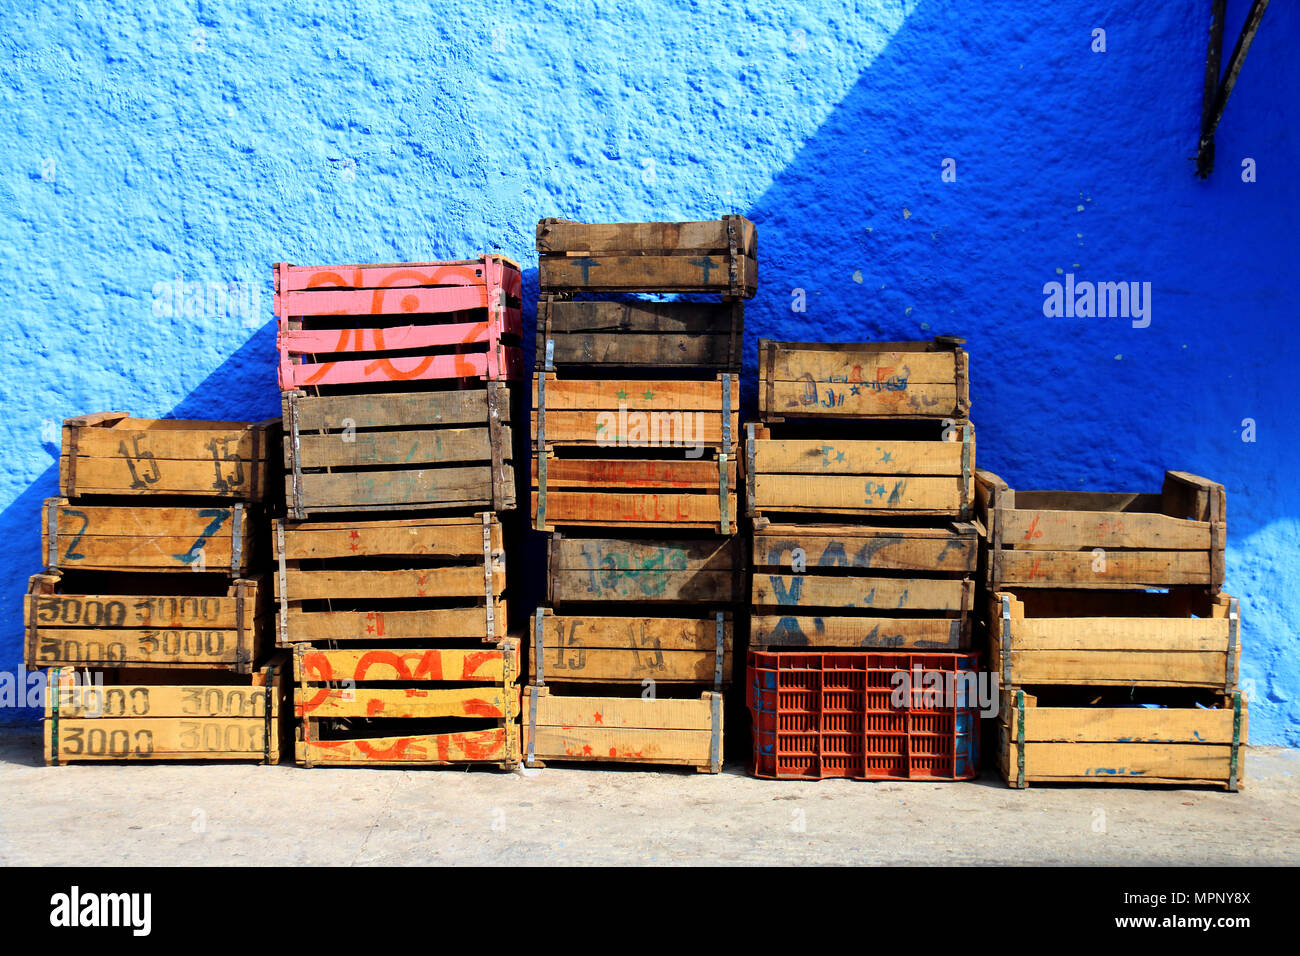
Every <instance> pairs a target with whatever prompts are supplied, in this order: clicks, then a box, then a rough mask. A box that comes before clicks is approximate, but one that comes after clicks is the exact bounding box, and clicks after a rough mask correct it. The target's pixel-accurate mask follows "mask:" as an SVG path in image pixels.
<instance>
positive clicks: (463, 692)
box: [295, 687, 515, 719]
mask: <svg viewBox="0 0 1300 956" xmlns="http://www.w3.org/2000/svg"><path fill="white" fill-rule="evenodd" d="M303 696H304V697H305V700H300V701H299V702H298V704H297V709H296V711H295V716H297V717H300V718H301V717H315V718H326V717H391V718H395V719H396V718H408V719H414V718H431V717H493V718H495V717H500V718H504V717H506V716H507V715H508V713H509V709H510V708H509V705H508V703H507V702H508V701H509V700H510V699H512V698H513V697H514V696H515V695H514V693H513V691H509V692H508V691H507V690H506V689H505V688H500V687H476V688H473V689H468V690H467V689H464V688H450V689H436V690H420V689H415V688H410V687H403V688H397V689H394V688H388V687H384V688H380V687H360V688H359V687H350V688H321V689H320V690H319V692H313V691H311V690H308V691H307V692H306V694H304V695H303Z"/></svg>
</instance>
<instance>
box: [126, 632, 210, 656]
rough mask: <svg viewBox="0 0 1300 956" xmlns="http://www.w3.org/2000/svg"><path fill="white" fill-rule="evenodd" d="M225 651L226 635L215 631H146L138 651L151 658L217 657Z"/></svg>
mask: <svg viewBox="0 0 1300 956" xmlns="http://www.w3.org/2000/svg"><path fill="white" fill-rule="evenodd" d="M225 649H226V635H225V633H224V632H222V631H216V630H211V631H209V630H187V631H170V630H169V631H146V632H145V635H144V637H142V638H140V650H141V652H143V654H144V655H145V656H146V657H147V656H151V655H154V654H158V653H160V652H161V654H162V655H163V656H164V657H180V656H181V655H184V656H185V657H219V656H221V654H222V652H223V651H225Z"/></svg>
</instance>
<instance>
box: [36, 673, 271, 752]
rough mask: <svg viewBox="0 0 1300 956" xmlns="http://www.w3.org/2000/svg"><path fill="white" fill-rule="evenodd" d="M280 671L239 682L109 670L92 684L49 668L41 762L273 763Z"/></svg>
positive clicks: (206, 676) (230, 678) (228, 677)
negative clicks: (211, 761) (186, 761)
mask: <svg viewBox="0 0 1300 956" xmlns="http://www.w3.org/2000/svg"><path fill="white" fill-rule="evenodd" d="M284 669H285V664H284V662H283V661H276V662H274V663H271V664H268V665H266V666H264V667H260V668H258V669H257V670H255V671H253V672H252V674H250V675H249V676H248V677H245V678H243V679H242V680H241V679H239V678H236V677H234V676H232V675H224V674H220V673H204V674H202V675H201V677H198V675H195V674H192V673H180V672H175V671H172V672H160V671H156V670H153V669H145V670H134V669H127V670H125V671H122V670H117V669H114V670H111V671H108V672H107V673H104V674H100V675H98V676H99V677H100V678H101V681H99V682H93V681H88V680H86V679H85V677H84V676H83V675H80V674H76V673H74V671H73V670H71V669H70V668H58V667H55V668H51V669H50V671H49V676H48V683H47V685H46V687H47V688H48V692H47V693H46V695H45V719H44V721H43V723H44V732H45V734H44V736H45V762H46V763H47V764H52V765H56V764H65V763H80V762H83V761H104V760H114V761H127V762H131V763H136V762H139V761H154V760H256V761H260V762H262V763H268V764H274V763H279V762H280V754H281V752H282V747H283V746H284V745H285V744H286V743H287V739H286V736H287V728H288V721H287V720H286V719H285V718H286V717H287V715H288V713H289V696H288V688H289V682H288V680H287V678H286V675H285V674H284ZM196 677H198V679H197V680H196Z"/></svg>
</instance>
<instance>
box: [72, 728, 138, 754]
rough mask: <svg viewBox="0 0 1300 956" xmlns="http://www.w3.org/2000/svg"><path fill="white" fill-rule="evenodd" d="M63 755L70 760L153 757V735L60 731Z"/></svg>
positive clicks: (124, 731)
mask: <svg viewBox="0 0 1300 956" xmlns="http://www.w3.org/2000/svg"><path fill="white" fill-rule="evenodd" d="M59 753H60V754H62V755H65V756H69V757H76V756H80V755H83V754H84V755H86V756H90V757H147V756H149V755H150V754H152V753H153V732H152V731H149V730H137V731H134V732H132V731H129V730H105V729H104V728H102V727H92V728H91V729H90V730H86V729H85V728H83V727H60V728H59Z"/></svg>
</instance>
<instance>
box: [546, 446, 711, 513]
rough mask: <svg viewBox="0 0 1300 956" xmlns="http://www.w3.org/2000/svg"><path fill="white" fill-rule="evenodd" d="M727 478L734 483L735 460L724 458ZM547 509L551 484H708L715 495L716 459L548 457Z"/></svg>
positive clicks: (674, 486) (670, 486)
mask: <svg viewBox="0 0 1300 956" xmlns="http://www.w3.org/2000/svg"><path fill="white" fill-rule="evenodd" d="M532 467H533V481H534V482H536V481H537V475H538V469H537V461H536V459H534V460H533V466H532ZM727 480H728V484H729V486H730V487H731V488H732V489H733V490H734V489H735V487H736V462H735V460H734V459H732V460H730V461H728V462H727ZM546 486H547V489H548V492H547V509H548V510H549V509H550V501H551V496H550V492H549V489H551V488H602V489H607V490H613V489H617V488H658V489H696V488H707V489H709V490H711V491H712V492H713V493H714V496H715V497H716V496H717V489H718V463H717V462H716V461H701V460H695V461H689V460H687V461H682V460H675V459H662V458H659V459H656V458H648V459H647V458H637V459H633V458H596V459H592V458H555V457H552V458H550V460H549V461H547V463H546Z"/></svg>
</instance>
